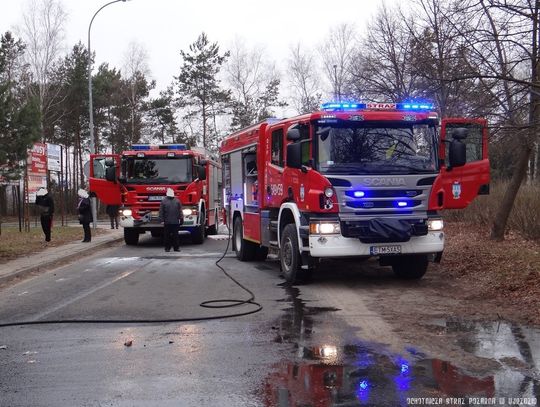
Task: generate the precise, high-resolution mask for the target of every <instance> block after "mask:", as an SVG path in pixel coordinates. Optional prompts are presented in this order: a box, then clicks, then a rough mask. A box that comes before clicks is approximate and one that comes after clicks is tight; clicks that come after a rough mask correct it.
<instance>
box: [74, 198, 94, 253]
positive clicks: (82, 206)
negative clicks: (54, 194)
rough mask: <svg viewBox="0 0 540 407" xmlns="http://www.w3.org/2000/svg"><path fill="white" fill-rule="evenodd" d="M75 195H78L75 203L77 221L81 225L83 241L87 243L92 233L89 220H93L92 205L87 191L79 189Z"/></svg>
mask: <svg viewBox="0 0 540 407" xmlns="http://www.w3.org/2000/svg"><path fill="white" fill-rule="evenodd" d="M77 195H79V203H78V204H77V211H78V213H79V223H80V224H81V225H82V227H83V231H84V239H83V243H88V242H90V241H91V240H92V233H91V232H90V222H92V220H93V218H92V207H91V205H90V199H89V195H88V192H86V191H85V190H84V189H79V191H78V192H77Z"/></svg>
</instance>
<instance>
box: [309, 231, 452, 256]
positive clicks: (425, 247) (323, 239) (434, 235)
mask: <svg viewBox="0 0 540 407" xmlns="http://www.w3.org/2000/svg"><path fill="white" fill-rule="evenodd" d="M393 245H399V246H401V254H418V253H440V252H442V251H443V249H444V232H442V231H438V232H428V234H427V235H425V236H412V237H411V239H410V240H409V241H408V242H400V243H391V242H389V243H362V242H361V241H360V239H355V238H347V237H343V236H342V235H309V252H310V255H311V256H312V257H351V256H355V257H360V256H371V254H370V247H372V246H393Z"/></svg>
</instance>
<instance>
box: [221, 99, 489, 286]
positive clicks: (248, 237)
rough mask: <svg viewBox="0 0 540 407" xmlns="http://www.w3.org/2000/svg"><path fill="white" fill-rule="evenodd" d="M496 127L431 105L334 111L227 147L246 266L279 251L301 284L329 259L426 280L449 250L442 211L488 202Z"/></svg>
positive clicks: (230, 210) (271, 125) (251, 130)
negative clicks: (490, 143)
mask: <svg viewBox="0 0 540 407" xmlns="http://www.w3.org/2000/svg"><path fill="white" fill-rule="evenodd" d="M487 134H488V133H487V122H486V120H484V119H465V118H453V119H443V120H442V121H441V120H440V119H439V116H438V114H437V112H436V111H434V109H433V106H431V105H429V104H424V103H421V104H420V103H418V104H417V103H397V104H396V103H367V104H365V103H327V104H324V105H323V106H322V109H321V110H320V111H317V112H314V113H311V114H305V115H301V116H297V117H293V118H290V119H283V120H277V119H270V120H267V121H265V122H262V123H259V124H256V125H253V126H251V127H248V128H245V129H242V130H240V131H238V132H236V133H234V134H231V135H229V136H227V137H226V138H225V139H224V141H223V143H222V146H221V150H220V154H221V160H222V165H223V177H224V178H223V183H224V184H223V202H224V206H225V209H226V213H227V217H228V223H229V224H230V225H231V226H232V228H233V247H234V250H235V251H236V255H237V257H238V258H239V259H240V260H243V261H247V260H254V259H264V258H266V255H267V253H268V249H269V248H275V249H277V250H279V253H280V260H281V269H282V272H283V275H284V277H285V279H286V280H287V281H289V282H291V283H294V282H297V281H298V280H301V279H303V278H305V277H307V276H308V274H309V272H310V270H311V269H312V268H313V267H314V266H315V265H316V263H317V261H318V259H321V258H332V257H360V258H368V257H371V256H376V257H377V258H378V259H379V261H380V263H381V264H383V265H390V266H392V268H393V270H394V272H395V274H396V275H397V276H398V277H401V278H409V279H418V278H421V277H422V276H423V275H424V274H425V272H426V270H427V267H428V261H430V260H432V261H440V259H441V256H442V252H443V249H444V232H443V221H442V218H441V215H440V213H439V211H440V210H442V209H457V208H465V207H466V206H467V205H468V204H469V203H470V202H471V201H472V200H473V199H474V198H475V197H476V196H477V195H478V194H485V193H488V192H489V161H488V156H487Z"/></svg>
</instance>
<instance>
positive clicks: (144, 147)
mask: <svg viewBox="0 0 540 407" xmlns="http://www.w3.org/2000/svg"><path fill="white" fill-rule="evenodd" d="M131 149H132V150H137V151H142V150H150V144H133V145H132V146H131Z"/></svg>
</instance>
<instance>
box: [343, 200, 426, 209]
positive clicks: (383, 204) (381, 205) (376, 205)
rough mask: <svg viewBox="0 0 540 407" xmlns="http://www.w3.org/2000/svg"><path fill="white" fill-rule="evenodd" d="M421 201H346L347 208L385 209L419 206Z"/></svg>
mask: <svg viewBox="0 0 540 407" xmlns="http://www.w3.org/2000/svg"><path fill="white" fill-rule="evenodd" d="M421 204H422V201H409V200H399V199H397V200H391V201H370V200H362V201H352V202H347V206H348V207H349V208H354V209H359V208H361V209H372V208H373V209H387V208H415V207H417V206H420V205H421Z"/></svg>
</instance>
